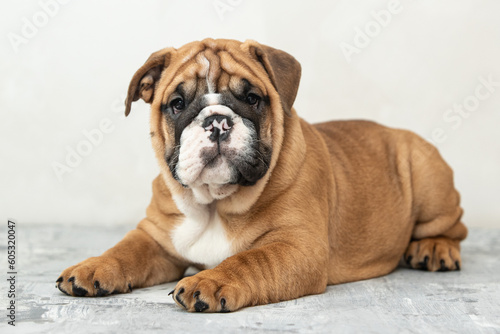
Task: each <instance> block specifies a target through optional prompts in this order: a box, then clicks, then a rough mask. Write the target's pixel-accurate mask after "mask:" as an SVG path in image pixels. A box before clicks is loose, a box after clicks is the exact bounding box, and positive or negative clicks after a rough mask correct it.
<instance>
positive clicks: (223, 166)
mask: <svg viewBox="0 0 500 334" xmlns="http://www.w3.org/2000/svg"><path fill="white" fill-rule="evenodd" d="M218 95H219V94H207V96H206V99H207V100H206V101H207V102H217V103H220V102H219V96H218ZM253 137H255V130H254V129H250V128H248V127H247V126H246V125H245V122H244V121H243V119H242V118H241V116H240V115H238V114H236V113H235V112H234V111H233V110H232V109H231V108H229V107H227V106H225V105H221V104H212V105H208V106H206V107H205V108H203V109H202V110H201V111H200V112H199V114H198V115H197V116H196V117H195V118H194V119H193V120H192V121H191V123H190V124H189V125H188V126H186V127H185V128H184V130H183V131H182V134H181V138H180V148H179V161H178V164H177V166H176V173H177V176H178V177H179V181H180V182H181V183H182V184H184V185H186V186H188V187H190V188H191V189H193V191H194V193H195V197H196V198H197V199H198V197H202V196H201V195H200V196H196V194H198V195H199V194H200V193H202V192H203V193H207V195H206V196H203V197H207V199H206V200H203V202H209V201H210V198H223V197H225V196H228V195H229V194H230V193H231V192H232V191H234V190H235V187H236V185H234V184H231V183H232V182H234V181H235V177H236V173H237V170H236V168H235V166H234V163H233V160H234V159H236V158H237V157H238V156H240V155H246V154H249V152H250V151H251V145H252V143H253V142H254V139H253ZM207 187H208V188H207ZM228 187H229V188H228ZM226 188H227V189H226ZM233 188H234V189H233ZM204 189H205V190H204ZM229 189H231V191H228V190H229ZM202 190H203V191H202Z"/></svg>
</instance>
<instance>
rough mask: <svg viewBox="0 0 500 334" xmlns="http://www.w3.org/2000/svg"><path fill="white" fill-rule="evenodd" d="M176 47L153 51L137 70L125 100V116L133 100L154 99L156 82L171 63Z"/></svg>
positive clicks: (150, 100) (147, 100)
mask: <svg viewBox="0 0 500 334" xmlns="http://www.w3.org/2000/svg"><path fill="white" fill-rule="evenodd" d="M174 51H175V49H174V48H166V49H163V50H160V51H157V52H155V53H153V54H152V55H151V56H149V58H148V60H146V62H145V63H144V65H142V66H141V68H139V69H138V70H137V72H135V74H134V76H133V78H132V80H131V81H130V84H129V86H128V93H127V99H126V100H125V116H128V114H129V113H130V108H131V106H132V102H135V101H137V100H139V99H140V98H141V99H143V100H144V102H147V103H151V102H152V101H153V97H154V93H155V88H156V84H157V83H158V80H160V77H161V73H162V72H163V70H164V69H165V68H167V67H168V65H169V64H170V60H171V58H172V53H173V52H174Z"/></svg>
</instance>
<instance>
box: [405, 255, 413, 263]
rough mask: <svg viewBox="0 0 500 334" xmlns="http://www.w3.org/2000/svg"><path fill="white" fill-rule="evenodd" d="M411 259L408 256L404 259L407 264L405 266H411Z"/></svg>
mask: <svg viewBox="0 0 500 334" xmlns="http://www.w3.org/2000/svg"><path fill="white" fill-rule="evenodd" d="M412 259H413V256H411V255H410V256H408V257H407V258H406V264H407V265H410V264H411V260H412Z"/></svg>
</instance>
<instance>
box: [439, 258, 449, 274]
mask: <svg viewBox="0 0 500 334" xmlns="http://www.w3.org/2000/svg"><path fill="white" fill-rule="evenodd" d="M439 263H440V264H441V268H439V271H448V270H449V269H448V267H447V266H446V263H445V262H444V260H443V259H441V261H439Z"/></svg>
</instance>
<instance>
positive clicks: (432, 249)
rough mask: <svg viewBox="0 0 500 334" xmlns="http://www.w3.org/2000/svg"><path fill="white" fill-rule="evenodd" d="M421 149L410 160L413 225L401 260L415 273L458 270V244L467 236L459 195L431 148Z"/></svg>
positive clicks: (459, 262) (446, 170)
mask: <svg viewBox="0 0 500 334" xmlns="http://www.w3.org/2000/svg"><path fill="white" fill-rule="evenodd" d="M421 147H423V146H420V148H421ZM425 148H426V150H427V151H426V154H425V155H422V154H420V156H419V155H418V154H417V153H418V150H416V151H414V152H413V153H414V154H413V156H412V167H413V174H412V178H413V184H414V187H413V196H414V204H415V207H416V208H417V209H416V212H415V217H416V223H415V226H414V228H413V231H412V238H411V242H410V244H409V246H408V248H407V250H406V252H405V254H404V259H405V261H406V263H407V264H408V265H409V266H410V267H412V268H415V269H423V270H429V271H448V270H460V268H461V266H462V260H461V258H460V241H462V240H463V239H465V237H466V236H467V228H466V227H465V225H464V224H463V223H462V222H461V218H462V214H463V210H462V208H461V207H460V195H459V193H458V192H457V191H456V190H455V187H454V182H453V171H452V170H451V168H450V167H449V166H448V165H447V164H446V162H444V160H443V159H442V158H441V156H440V155H439V153H438V152H437V150H436V149H435V148H433V147H430V148H429V147H428V146H427V147H425Z"/></svg>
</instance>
